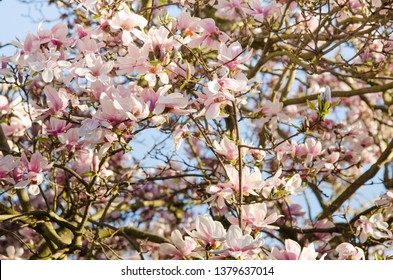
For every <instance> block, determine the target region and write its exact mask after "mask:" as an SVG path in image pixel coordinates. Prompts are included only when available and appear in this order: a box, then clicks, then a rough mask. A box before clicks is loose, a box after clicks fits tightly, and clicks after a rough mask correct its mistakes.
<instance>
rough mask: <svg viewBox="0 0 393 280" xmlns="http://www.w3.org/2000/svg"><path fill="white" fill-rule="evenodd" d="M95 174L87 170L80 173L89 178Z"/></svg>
mask: <svg viewBox="0 0 393 280" xmlns="http://www.w3.org/2000/svg"><path fill="white" fill-rule="evenodd" d="M96 175H97V174H96V173H95V172H94V171H89V172H85V173H82V176H83V177H90V178H93V177H94V176H96Z"/></svg>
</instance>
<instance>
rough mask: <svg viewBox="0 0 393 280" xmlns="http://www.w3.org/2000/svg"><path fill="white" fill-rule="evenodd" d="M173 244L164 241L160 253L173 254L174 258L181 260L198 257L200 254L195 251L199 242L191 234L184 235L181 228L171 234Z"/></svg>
mask: <svg viewBox="0 0 393 280" xmlns="http://www.w3.org/2000/svg"><path fill="white" fill-rule="evenodd" d="M171 240H172V242H173V245H172V244H169V243H163V244H161V245H160V253H161V254H162V255H171V256H172V259H175V260H181V259H185V258H198V259H200V256H199V254H198V253H196V252H193V251H194V250H195V249H196V248H197V246H198V243H197V242H196V241H195V240H194V239H192V238H191V237H189V236H186V237H184V239H183V237H182V235H181V233H180V231H179V230H177V229H176V230H174V231H173V232H172V234H171Z"/></svg>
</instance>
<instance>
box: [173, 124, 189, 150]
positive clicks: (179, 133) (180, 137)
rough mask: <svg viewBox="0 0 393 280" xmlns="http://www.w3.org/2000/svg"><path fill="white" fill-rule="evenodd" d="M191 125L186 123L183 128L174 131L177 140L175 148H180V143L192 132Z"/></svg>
mask: <svg viewBox="0 0 393 280" xmlns="http://www.w3.org/2000/svg"><path fill="white" fill-rule="evenodd" d="M189 126H190V124H189V123H186V124H185V125H183V126H182V127H181V128H178V129H176V130H175V131H173V133H172V137H173V140H174V142H175V150H176V151H177V150H179V148H180V145H181V144H182V143H183V139H184V137H185V136H186V135H187V134H188V133H189V132H190V130H189V129H188V128H189Z"/></svg>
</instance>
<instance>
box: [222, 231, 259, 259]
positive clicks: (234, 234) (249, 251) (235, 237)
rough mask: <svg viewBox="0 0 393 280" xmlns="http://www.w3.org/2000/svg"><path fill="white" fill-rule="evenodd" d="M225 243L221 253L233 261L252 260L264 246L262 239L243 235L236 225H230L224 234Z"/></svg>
mask: <svg viewBox="0 0 393 280" xmlns="http://www.w3.org/2000/svg"><path fill="white" fill-rule="evenodd" d="M225 237H226V243H225V245H224V248H223V250H221V252H223V253H224V254H225V255H227V256H231V257H233V258H235V259H253V258H255V257H256V256H257V254H258V253H259V252H260V251H261V249H260V247H261V246H262V245H263V244H264V240H263V239H262V238H255V239H254V238H253V237H252V236H251V235H249V234H243V233H242V230H241V229H240V227H239V226H237V225H231V226H230V227H229V229H228V231H227V233H226V236H225Z"/></svg>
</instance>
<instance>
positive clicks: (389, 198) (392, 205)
mask: <svg viewBox="0 0 393 280" xmlns="http://www.w3.org/2000/svg"><path fill="white" fill-rule="evenodd" d="M375 204H376V205H377V206H378V207H382V208H386V209H387V210H386V216H390V215H391V214H392V212H393V191H392V190H388V191H387V192H386V194H383V195H381V196H380V198H379V199H377V200H376V201H375Z"/></svg>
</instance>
